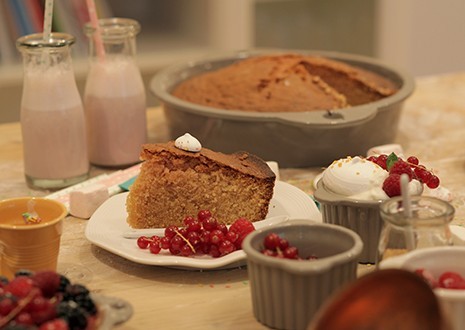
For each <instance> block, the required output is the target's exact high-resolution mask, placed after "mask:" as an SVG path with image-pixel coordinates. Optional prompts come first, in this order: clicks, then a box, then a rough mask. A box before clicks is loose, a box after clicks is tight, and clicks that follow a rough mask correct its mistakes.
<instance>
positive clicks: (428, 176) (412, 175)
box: [367, 153, 440, 197]
mask: <svg viewBox="0 0 465 330" xmlns="http://www.w3.org/2000/svg"><path fill="white" fill-rule="evenodd" d="M367 160H369V161H371V162H373V163H375V164H378V165H379V166H381V167H382V168H383V169H385V170H386V171H388V172H389V175H388V177H387V178H386V179H385V181H384V182H383V187H382V188H383V190H384V192H385V193H386V194H387V195H388V196H389V197H394V196H400V195H401V190H400V175H402V174H407V175H408V177H409V180H410V181H412V180H418V181H419V182H421V183H423V184H425V185H426V186H427V187H428V188H430V189H435V188H437V187H439V183H440V182H439V178H438V177H437V176H436V175H434V174H433V172H432V171H430V170H428V169H427V168H426V167H425V166H424V165H421V164H420V161H419V160H418V158H417V157H415V156H409V157H408V158H407V160H403V159H401V158H399V157H398V156H397V155H396V154H395V153H391V154H390V155H385V154H382V155H379V156H370V157H368V158H367Z"/></svg>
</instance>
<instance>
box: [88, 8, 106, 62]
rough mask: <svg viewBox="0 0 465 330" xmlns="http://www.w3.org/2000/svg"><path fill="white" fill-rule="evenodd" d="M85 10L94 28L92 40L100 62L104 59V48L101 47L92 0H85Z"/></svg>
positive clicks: (98, 27) (100, 35)
mask: <svg viewBox="0 0 465 330" xmlns="http://www.w3.org/2000/svg"><path fill="white" fill-rule="evenodd" d="M87 10H88V11H89V18H90V25H91V26H92V28H94V29H95V33H94V41H95V49H96V51H97V56H98V58H99V60H100V61H101V62H103V61H104V60H105V48H104V47H103V41H102V34H101V32H100V24H99V23H98V17H97V10H96V9H95V2H94V0H87Z"/></svg>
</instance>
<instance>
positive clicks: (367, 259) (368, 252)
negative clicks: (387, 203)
mask: <svg viewBox="0 0 465 330" xmlns="http://www.w3.org/2000/svg"><path fill="white" fill-rule="evenodd" d="M314 197H315V199H316V200H317V201H318V202H319V203H320V211H321V214H322V218H323V222H325V223H330V224H335V225H339V226H343V227H346V228H349V229H351V230H353V231H355V232H356V233H357V234H358V235H359V236H360V238H361V239H362V241H363V251H362V253H361V254H360V257H359V262H360V263H376V261H377V258H378V243H379V237H380V234H381V229H382V228H383V220H382V219H381V215H380V213H379V205H380V204H381V202H382V201H383V200H381V199H379V200H358V199H354V198H351V197H348V196H343V195H339V194H335V193H333V192H332V191H330V190H329V189H328V188H327V187H326V186H325V184H324V183H323V182H322V180H320V181H319V182H318V184H317V189H316V190H315V193H314Z"/></svg>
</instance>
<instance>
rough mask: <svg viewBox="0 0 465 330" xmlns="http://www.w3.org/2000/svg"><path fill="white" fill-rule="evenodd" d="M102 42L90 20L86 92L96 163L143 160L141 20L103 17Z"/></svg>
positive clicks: (91, 152)
mask: <svg viewBox="0 0 465 330" xmlns="http://www.w3.org/2000/svg"><path fill="white" fill-rule="evenodd" d="M99 29H100V36H101V42H100V43H99V42H98V40H99V39H98V38H95V35H96V30H95V29H94V28H92V26H91V25H90V24H88V25H86V27H85V31H86V34H87V36H88V37H89V41H90V48H89V51H90V54H89V56H90V70H89V73H88V76H87V82H86V88H85V93H84V95H85V96H84V108H85V113H86V119H87V128H88V147H89V158H90V162H91V163H92V164H95V165H99V166H109V167H122V166H126V165H131V164H134V163H137V162H138V161H139V154H140V149H141V145H142V144H143V143H146V141H147V126H146V125H147V124H146V95H145V88H144V83H143V81H142V76H141V73H140V71H139V68H138V67H137V65H136V62H135V58H134V57H135V53H136V35H137V34H138V33H139V31H140V25H139V23H138V22H137V21H134V20H131V19H125V18H108V19H100V20H99Z"/></svg>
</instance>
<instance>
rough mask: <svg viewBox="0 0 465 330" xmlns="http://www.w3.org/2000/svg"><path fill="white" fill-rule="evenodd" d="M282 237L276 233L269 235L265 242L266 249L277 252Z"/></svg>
mask: <svg viewBox="0 0 465 330" xmlns="http://www.w3.org/2000/svg"><path fill="white" fill-rule="evenodd" d="M279 241H280V237H279V236H278V234H276V233H269V234H268V235H266V236H265V240H264V241H263V245H264V246H265V249H269V250H276V249H277V248H278V247H279Z"/></svg>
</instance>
